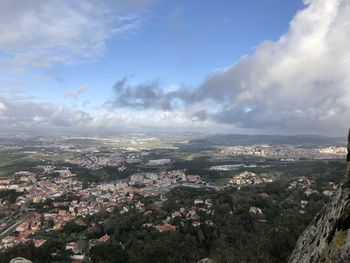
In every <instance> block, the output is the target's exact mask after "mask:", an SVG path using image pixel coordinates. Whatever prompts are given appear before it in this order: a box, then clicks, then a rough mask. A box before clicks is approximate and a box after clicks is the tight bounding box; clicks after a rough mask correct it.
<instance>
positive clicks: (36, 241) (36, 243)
mask: <svg viewBox="0 0 350 263" xmlns="http://www.w3.org/2000/svg"><path fill="white" fill-rule="evenodd" d="M45 242H46V240H45V239H33V243H34V246H35V247H41V246H42V245H44V244H45Z"/></svg>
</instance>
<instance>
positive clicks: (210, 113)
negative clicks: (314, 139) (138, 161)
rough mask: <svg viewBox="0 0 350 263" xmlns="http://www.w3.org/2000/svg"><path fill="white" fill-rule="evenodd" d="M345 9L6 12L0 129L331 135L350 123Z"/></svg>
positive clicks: (151, 1)
mask: <svg viewBox="0 0 350 263" xmlns="http://www.w3.org/2000/svg"><path fill="white" fill-rule="evenodd" d="M348 5H349V4H348V3H347V2H346V1H345V0H329V1H327V0H304V1H302V0H284V1H280V0H261V1H256V0H254V1H253V0H244V1H243V0H235V1H229V0H220V1H214V0H208V1H200V0H191V1H179V0H177V1H175V0H168V1H165V0H132V1H127V0H119V1H111V0H103V1H102V0H101V1H95V0H78V1H74V2H71V1H68V0H62V1H56V0H49V1H43V0H28V1H26V2H22V1H20V0H14V1H2V2H0V10H1V11H0V17H1V18H0V32H2V34H1V35H0V120H1V121H2V123H4V124H6V126H7V127H14V128H16V129H22V128H25V127H31V126H33V125H37V126H40V127H41V126H48V127H56V126H63V127H80V128H86V127H91V128H92V127H93V128H101V129H109V128H113V127H115V126H128V127H134V128H135V127H138V128H140V129H142V128H143V127H146V126H147V127H148V126H150V127H158V128H159V127H170V128H175V127H176V128H180V129H181V128H183V127H187V128H200V129H204V130H208V129H209V130H212V131H214V132H215V131H217V130H223V131H234V132H236V131H237V132H239V131H244V132H245V131H247V132H259V133H261V132H263V133H286V132H291V130H293V131H292V133H305V132H306V133H315V132H318V133H319V132H320V131H321V132H320V133H328V132H332V133H334V131H333V129H334V127H335V125H340V126H341V127H343V128H344V127H345V126H346V125H343V124H341V119H343V118H346V117H348V116H350V113H349V111H348V110H344V107H345V105H347V102H348V96H349V94H348V89H347V88H346V87H347V86H346V85H347V84H346V83H347V77H346V76H347V75H349V74H347V73H348V72H344V70H343V68H344V65H346V64H347V63H348V60H347V57H348V51H347V49H346V48H345V46H346V39H347V38H346V36H347V33H348V32H349V31H350V30H349V29H348V27H347V26H346V24H347V22H346V19H345V17H347V15H348V12H349V10H348V9H349V8H348ZM349 13H350V12H349ZM337 32H342V34H343V37H341V35H340V34H339V33H337ZM329 65H333V67H332V68H328V67H329ZM331 73H332V75H330V74H331ZM330 85H332V86H331V89H332V90H333V91H332V92H329V90H330ZM310 98H312V99H310ZM321 102H325V103H323V104H322V105H320V104H321ZM348 114H349V115H348ZM332 127H333V128H332Z"/></svg>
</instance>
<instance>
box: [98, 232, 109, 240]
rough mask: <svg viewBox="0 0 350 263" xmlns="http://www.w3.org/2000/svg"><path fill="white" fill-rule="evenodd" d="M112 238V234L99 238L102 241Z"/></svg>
mask: <svg viewBox="0 0 350 263" xmlns="http://www.w3.org/2000/svg"><path fill="white" fill-rule="evenodd" d="M109 238H110V236H109V235H108V234H105V235H104V236H102V237H100V238H99V240H100V241H102V242H106V241H108V240H109Z"/></svg>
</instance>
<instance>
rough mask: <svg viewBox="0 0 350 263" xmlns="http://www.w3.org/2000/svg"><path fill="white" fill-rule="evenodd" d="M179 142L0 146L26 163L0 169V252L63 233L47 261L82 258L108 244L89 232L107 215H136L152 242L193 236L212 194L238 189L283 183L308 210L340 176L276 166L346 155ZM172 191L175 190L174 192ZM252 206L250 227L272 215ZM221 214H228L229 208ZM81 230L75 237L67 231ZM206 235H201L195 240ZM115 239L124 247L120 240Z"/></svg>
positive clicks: (207, 220)
mask: <svg viewBox="0 0 350 263" xmlns="http://www.w3.org/2000/svg"><path fill="white" fill-rule="evenodd" d="M187 139H189V140H183V138H182V139H181V140H179V141H181V142H182V143H183V144H179V141H169V140H164V139H155V138H152V139H149V138H144V137H140V138H139V139H137V138H133V139H132V144H133V147H129V146H128V145H127V143H126V142H127V141H126V140H125V139H123V143H122V144H120V140H119V141H118V142H117V144H110V145H108V142H111V141H113V142H115V139H113V140H112V139H111V138H109V139H106V138H104V139H103V140H102V139H100V140H98V139H95V140H94V141H93V142H91V141H89V140H88V139H84V138H79V141H78V142H76V139H74V140H73V139H71V138H70V139H64V140H62V145H57V144H56V143H55V144H52V142H51V141H50V139H44V143H43V140H39V141H35V142H33V143H31V144H30V145H27V144H22V143H18V144H17V145H16V144H14V142H12V143H3V144H2V145H1V154H2V155H8V156H11V155H16V156H19V158H22V160H21V162H25V163H26V165H23V164H21V162H18V163H7V164H5V163H4V164H3V165H2V167H3V170H5V172H6V170H7V172H6V173H7V174H3V175H2V176H1V178H0V208H1V209H0V211H1V214H0V251H1V252H2V253H5V254H6V253H8V251H12V250H16V249H17V248H19V247H22V246H28V244H32V245H33V246H34V248H36V249H39V248H41V247H45V244H47V242H48V240H50V239H52V235H57V233H66V234H67V233H68V235H67V237H66V238H64V239H63V242H64V243H63V244H62V246H61V247H60V248H59V249H58V250H57V248H55V249H56V250H55V251H56V252H51V256H52V258H56V259H57V260H59V259H60V258H67V257H68V258H69V259H70V260H72V261H73V260H78V261H87V260H91V259H94V258H96V257H98V255H96V253H97V252H94V251H95V250H94V248H99V247H101V246H102V244H109V243H110V242H111V237H112V236H113V235H114V234H113V231H111V230H108V227H107V230H102V231H97V233H95V234H92V233H91V231H95V232H96V227H97V226H98V225H99V224H101V221H100V220H101V219H102V222H103V221H104V220H109V219H108V218H109V217H111V218H113V215H115V214H117V215H118V214H119V215H120V216H122V217H123V216H127V215H129V214H133V213H136V214H138V215H140V216H141V218H142V219H140V220H141V221H140V226H139V227H142V229H144V231H149V233H153V234H152V235H155V237H154V238H157V235H160V236H162V235H164V233H172V232H174V233H176V232H178V231H184V230H181V229H183V228H186V227H189V228H193V229H196V231H200V232H199V233H202V231H204V230H203V229H205V228H209V229H212V230H210V231H213V230H214V229H215V228H217V227H219V225H218V224H219V222H218V221H217V220H218V219H217V215H216V213H222V211H218V206H220V205H219V203H218V200H216V199H217V198H218V197H217V195H219V196H220V195H223V194H228V193H231V194H233V195H239V194H240V193H242V194H243V193H244V192H246V191H248V192H249V191H251V190H249V189H260V188H261V189H262V190H259V191H262V192H261V193H259V194H258V196H260V198H261V197H262V198H263V199H269V198H271V197H270V195H269V194H267V193H266V191H267V190H263V189H264V187H269V185H276V183H277V184H278V183H279V182H283V184H284V182H287V184H286V185H285V186H283V187H282V188H281V189H280V190H279V191H281V193H283V194H288V195H289V197H288V198H289V201H288V202H291V203H293V206H294V207H293V209H295V210H296V211H297V213H299V214H300V215H303V214H305V213H307V214H310V216H311V215H312V212H310V211H309V210H308V208H310V204H309V202H310V201H311V203H314V201H315V196H319V197H317V200H319V203H318V204H317V205H321V204H322V202H325V201H326V200H328V198H330V197H331V196H332V195H333V194H334V192H335V191H336V190H337V188H338V187H339V182H340V180H336V181H330V182H327V183H321V184H320V182H319V181H320V180H321V181H323V179H324V178H319V176H317V177H316V178H315V177H312V176H311V177H310V178H308V177H307V176H305V175H300V176H299V175H298V174H299V171H298V169H301V168H297V170H296V174H294V175H293V176H292V177H291V179H290V180H286V179H285V178H284V179H283V173H285V172H283V171H284V170H288V168H286V167H289V166H295V165H302V163H303V162H316V163H317V162H321V161H322V162H324V161H325V160H334V162H336V160H338V159H340V160H341V159H343V158H344V154H345V148H344V147H341V146H330V145H326V146H324V145H312V146H303V147H300V146H299V145H296V146H295V145H272V146H267V145H260V146H259V145H253V146H251V145H248V146H227V147H222V146H220V147H221V148H222V150H220V151H218V150H217V147H212V150H208V149H207V148H206V147H204V146H205V145H203V149H202V150H198V149H197V148H196V150H191V151H189V150H188V148H186V150H182V149H185V148H184V147H188V146H189V145H190V142H191V140H192V139H191V138H187ZM162 140H164V141H162ZM72 141H74V142H75V143H72ZM68 142H69V143H68ZM101 142H103V145H102V146H100V145H99V143H101ZM140 142H141V143H140ZM154 142H157V145H153V143H154ZM118 143H119V145H118ZM162 143H163V145H161V144H162ZM171 143H172V144H173V145H172V147H169V144H171ZM44 145H45V146H44ZM43 146H44V147H43ZM285 148H286V149H287V150H286V151H285V150H284V149H285ZM28 156H29V157H28ZM53 156H55V157H54V158H53ZM204 157H205V158H211V160H210V161H207V162H201V167H195V168H194V167H192V165H193V164H196V163H197V162H198V161H200V160H201V159H202V158H204ZM247 158H248V159H247ZM53 159H55V161H53ZM29 160H30V161H29ZM28 162H29V164H28ZM299 162H300V163H299ZM21 168H26V169H21ZM17 169H18V170H17ZM281 169H282V171H281ZM196 172H197V173H196ZM178 191H180V194H178V195H177V194H174V193H177V192H178ZM187 191H190V192H192V193H197V194H195V195H194V196H193V198H190V199H189V200H186V201H184V200H182V201H181V195H183V194H185V193H186V192H187ZM242 191H243V192H242ZM254 191H255V190H254ZM190 192H189V193H190ZM296 193H300V194H298V195H297V196H296ZM185 195H186V194H185ZM322 200H323V201H322ZM274 202H277V200H275V201H274ZM278 202H282V200H280V199H278ZM283 202H284V201H283ZM253 203H254V202H253ZM253 203H251V204H249V205H248V207H247V208H246V209H247V210H246V211H245V213H248V214H250V217H252V219H251V220H258V221H257V222H258V223H259V224H261V223H263V222H268V221H271V222H272V221H273V220H272V218H273V217H272V218H270V216H269V215H268V214H269V213H270V212H268V211H266V209H264V205H259V204H258V203H257V202H255V204H253ZM226 212H228V213H229V214H230V213H231V214H233V213H234V210H228V211H225V213H226ZM103 218H104V219H103ZM253 218H255V219H253ZM115 223H116V224H118V221H116V222H114V223H113V224H115ZM103 224H105V223H103ZM105 228H106V226H105V227H103V228H102V229H105ZM94 229H95V230H94ZM80 231H82V234H80V235H76V234H73V233H74V232H80ZM186 231H187V230H186ZM206 231H209V230H206ZM157 233H158V234H157ZM72 235H73V236H72ZM196 235H198V234H196ZM201 235H203V233H202V234H201ZM114 238H115V237H114ZM197 238H198V237H197ZM205 239H206V237H205V236H203V237H201V238H200V240H202V241H200V242H203V240H205ZM51 242H52V241H51ZM119 243H120V241H119ZM120 245H121V249H122V250H123V249H124V250H127V249H126V248H125V246H126V244H123V243H120ZM124 252H125V251H124ZM94 253H95V254H94ZM126 254H127V253H126ZM127 255H128V254H127ZM207 256H210V254H205V253H200V255H198V257H197V258H196V259H197V260H200V259H201V257H203V258H204V257H207ZM128 258H132V256H131V255H128ZM131 261H132V260H131Z"/></svg>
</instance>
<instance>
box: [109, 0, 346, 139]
mask: <svg viewBox="0 0 350 263" xmlns="http://www.w3.org/2000/svg"><path fill="white" fill-rule="evenodd" d="M305 4H306V5H307V6H306V7H305V9H303V10H301V11H299V12H298V13H297V14H296V15H295V17H294V18H293V20H292V21H291V22H290V26H289V30H288V32H287V33H285V34H284V35H283V36H281V37H280V39H279V40H278V41H275V42H273V41H265V42H263V43H261V44H260V45H259V46H258V47H257V48H256V50H255V52H254V54H253V55H251V56H243V57H242V58H241V59H240V60H239V61H238V62H237V63H235V64H234V65H232V66H230V67H227V68H225V69H223V70H220V71H217V72H214V73H212V74H210V75H208V76H207V78H206V79H205V80H204V81H203V83H202V84H201V85H200V86H199V87H192V88H188V87H181V88H179V89H177V90H172V91H164V89H162V88H161V87H160V85H159V83H158V82H157V81H155V82H149V83H142V84H139V85H136V86H132V85H130V84H128V80H127V79H122V80H120V81H118V82H117V83H116V84H115V86H114V97H113V98H112V99H110V100H109V101H108V103H107V104H108V106H109V107H111V108H114V109H119V108H133V109H137V110H150V109H152V110H158V111H175V110H176V111H179V110H181V111H183V112H185V113H186V115H187V117H188V118H189V119H192V120H196V121H211V122H214V123H223V124H229V125H234V126H235V127H242V128H252V129H256V128H269V129H270V128H272V129H293V130H299V131H313V132H320V131H326V132H328V131H334V130H335V129H337V130H340V129H343V128H345V127H347V126H348V125H349V120H350V107H349V103H350V49H349V44H350V42H349V39H350V20H349V17H350V2H349V1H347V0H309V1H305ZM228 55H229V54H228Z"/></svg>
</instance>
